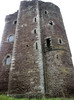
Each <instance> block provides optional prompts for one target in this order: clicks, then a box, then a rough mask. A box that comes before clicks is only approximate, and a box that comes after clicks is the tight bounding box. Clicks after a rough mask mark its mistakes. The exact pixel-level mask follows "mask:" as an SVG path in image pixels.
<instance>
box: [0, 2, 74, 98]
mask: <svg viewBox="0 0 74 100" xmlns="http://www.w3.org/2000/svg"><path fill="white" fill-rule="evenodd" d="M5 22H6V24H5V29H4V33H3V37H2V43H1V49H0V93H7V94H9V95H12V96H15V95H16V96H18V95H25V96H28V95H30V96H36V95H46V96H49V97H68V96H69V97H70V96H74V69H73V64H72V60H71V52H70V49H69V44H68V40H67V36H66V32H65V28H64V24H63V20H62V16H61V13H60V9H59V8H58V7H57V6H56V5H54V4H52V3H49V2H42V1H38V0H32V1H26V0H25V1H22V2H21V4H20V8H19V10H18V11H17V12H16V13H14V14H11V15H8V16H6V19H5Z"/></svg>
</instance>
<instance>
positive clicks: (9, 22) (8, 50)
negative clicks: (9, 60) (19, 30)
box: [0, 12, 17, 92]
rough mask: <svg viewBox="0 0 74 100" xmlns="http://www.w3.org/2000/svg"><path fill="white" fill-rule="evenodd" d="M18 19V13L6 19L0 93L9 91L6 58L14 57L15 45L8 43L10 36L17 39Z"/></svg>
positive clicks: (0, 71)
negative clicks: (15, 22)
mask: <svg viewBox="0 0 74 100" xmlns="http://www.w3.org/2000/svg"><path fill="white" fill-rule="evenodd" d="M16 19H17V12H16V13H15V14H12V15H8V16H6V19H5V28H4V33H3V37H2V42H1V49H0V50H1V51H0V91H2V92H7V90H8V80H9V71H10V66H11V64H9V65H6V64H5V62H6V57H7V56H8V55H9V56H10V57H12V50H13V43H14V42H8V41H9V36H10V35H13V36H14V37H15V28H16V25H15V24H14V21H15V20H16Z"/></svg>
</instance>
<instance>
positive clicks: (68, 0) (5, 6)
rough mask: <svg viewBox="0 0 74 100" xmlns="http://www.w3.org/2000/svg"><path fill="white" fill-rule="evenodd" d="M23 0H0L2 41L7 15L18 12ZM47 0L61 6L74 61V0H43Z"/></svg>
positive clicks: (0, 35)
mask: <svg viewBox="0 0 74 100" xmlns="http://www.w3.org/2000/svg"><path fill="white" fill-rule="evenodd" d="M20 1H21V0H1V1H0V41H1V37H2V33H3V29H4V24H5V22H4V20H5V16H6V15H9V14H12V13H14V12H16V11H17V10H18V9H19V5H20ZM42 1H45V2H52V3H54V4H56V5H57V6H59V8H60V10H61V13H62V17H63V21H64V25H65V29H66V33H67V37H68V40H69V45H70V49H71V53H72V59H73V63H74V44H73V43H74V41H73V39H74V23H73V22H74V11H73V10H74V0H42Z"/></svg>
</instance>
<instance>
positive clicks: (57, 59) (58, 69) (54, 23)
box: [39, 2, 74, 97]
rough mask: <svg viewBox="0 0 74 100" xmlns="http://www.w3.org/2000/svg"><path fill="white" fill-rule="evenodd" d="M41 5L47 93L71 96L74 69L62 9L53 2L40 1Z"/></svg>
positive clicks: (72, 92)
mask: <svg viewBox="0 0 74 100" xmlns="http://www.w3.org/2000/svg"><path fill="white" fill-rule="evenodd" d="M39 5H40V6H39V7H40V18H41V19H40V20H41V34H42V47H43V48H42V50H43V56H44V73H45V93H46V95H47V96H50V97H53V96H54V97H57V96H58V97H59V96H63V97H65V96H71V95H73V94H74V86H73V83H74V78H73V77H74V76H73V73H74V70H73V65H72V60H71V53H70V49H69V44H68V40H67V36H66V32H65V28H64V25H63V20H62V16H61V13H60V9H59V8H58V7H57V6H55V5H54V4H51V3H43V2H39ZM45 12H46V13H45ZM47 39H50V41H49V40H48V41H47ZM47 42H48V43H49V42H50V43H49V45H48V43H47Z"/></svg>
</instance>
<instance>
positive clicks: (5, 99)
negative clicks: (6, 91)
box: [0, 95, 74, 100]
mask: <svg viewBox="0 0 74 100" xmlns="http://www.w3.org/2000/svg"><path fill="white" fill-rule="evenodd" d="M0 100H74V98H65V99H64V98H50V99H46V98H42V99H27V98H22V99H17V98H12V97H8V96H6V95H0Z"/></svg>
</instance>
